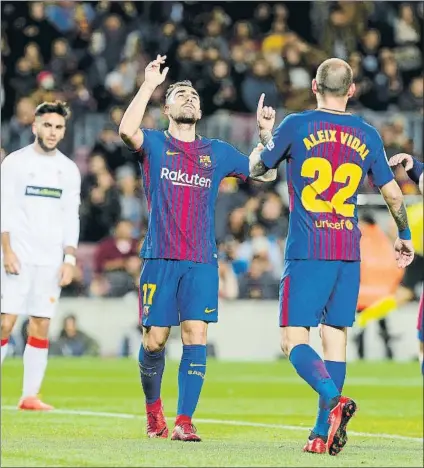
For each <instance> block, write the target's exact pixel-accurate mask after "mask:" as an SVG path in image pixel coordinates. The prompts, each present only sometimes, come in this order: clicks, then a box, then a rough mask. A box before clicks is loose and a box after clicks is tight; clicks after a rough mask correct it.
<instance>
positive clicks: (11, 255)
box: [3, 250, 21, 275]
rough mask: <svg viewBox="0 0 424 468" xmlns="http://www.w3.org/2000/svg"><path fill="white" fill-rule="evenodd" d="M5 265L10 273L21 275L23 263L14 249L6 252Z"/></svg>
mask: <svg viewBox="0 0 424 468" xmlns="http://www.w3.org/2000/svg"><path fill="white" fill-rule="evenodd" d="M3 265H4V269H5V270H6V273H9V275H19V273H20V272H21V264H20V262H19V259H18V257H17V256H16V254H15V252H13V250H10V251H8V252H5V253H4V256H3Z"/></svg>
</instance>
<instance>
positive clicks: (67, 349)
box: [55, 314, 100, 357]
mask: <svg viewBox="0 0 424 468" xmlns="http://www.w3.org/2000/svg"><path fill="white" fill-rule="evenodd" d="M55 345H56V346H55V348H56V349H58V350H59V352H60V354H61V355H62V356H72V357H81V356H98V355H99V352H100V347H99V344H98V343H97V341H96V340H95V339H93V338H92V337H90V336H89V335H87V333H84V332H83V331H81V330H80V329H79V327H78V323H77V318H76V316H75V315H73V314H70V315H67V316H66V317H65V319H64V320H63V327H62V330H61V331H60V334H59V337H58V339H57V341H56V343H55Z"/></svg>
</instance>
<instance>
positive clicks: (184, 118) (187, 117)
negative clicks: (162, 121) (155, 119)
mask: <svg viewBox="0 0 424 468" xmlns="http://www.w3.org/2000/svg"><path fill="white" fill-rule="evenodd" d="M172 118H173V119H174V122H175V123H176V124H177V125H182V124H186V125H194V124H195V123H196V122H197V119H196V117H195V115H194V113H192V114H189V113H184V111H182V112H181V113H180V114H179V115H176V116H173V117H172Z"/></svg>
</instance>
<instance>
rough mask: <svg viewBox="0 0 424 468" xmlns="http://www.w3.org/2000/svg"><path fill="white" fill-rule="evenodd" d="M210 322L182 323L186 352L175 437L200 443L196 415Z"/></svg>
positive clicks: (181, 372) (182, 365)
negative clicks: (194, 423)
mask: <svg viewBox="0 0 424 468" xmlns="http://www.w3.org/2000/svg"><path fill="white" fill-rule="evenodd" d="M206 337H207V323H205V322H203V321H201V320H185V321H184V322H182V323H181V338H182V341H183V354H182V357H181V362H180V367H179V370H178V409H177V415H178V416H177V419H176V421H175V428H174V430H173V432H172V437H171V438H172V440H181V441H184V442H200V440H201V439H200V437H199V436H198V435H197V434H196V428H195V427H194V425H193V423H192V420H191V419H192V417H193V414H194V412H195V410H196V407H197V403H198V401H199V398H200V393H201V391H202V387H203V382H204V379H205V374H206Z"/></svg>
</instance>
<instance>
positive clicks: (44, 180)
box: [1, 145, 81, 265]
mask: <svg viewBox="0 0 424 468" xmlns="http://www.w3.org/2000/svg"><path fill="white" fill-rule="evenodd" d="M80 193H81V175H80V172H79V169H78V167H77V165H76V164H75V163H74V162H73V161H71V160H70V159H69V158H67V157H66V156H65V155H64V154H63V153H61V152H60V151H59V150H56V151H55V153H54V154H53V155H42V154H39V153H38V152H36V151H35V149H34V145H29V146H26V147H25V148H22V149H20V150H18V151H15V152H14V153H11V154H9V156H7V157H6V158H5V159H4V161H3V162H2V164H1V232H2V233H3V232H8V233H9V234H10V242H11V247H12V250H13V251H14V252H15V254H16V255H17V257H18V259H19V261H20V262H21V263H25V264H30V265H57V264H59V263H60V262H61V261H62V260H63V250H64V248H65V247H75V248H76V247H77V245H78V239H79V230H80V222H79V205H80Z"/></svg>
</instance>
